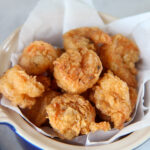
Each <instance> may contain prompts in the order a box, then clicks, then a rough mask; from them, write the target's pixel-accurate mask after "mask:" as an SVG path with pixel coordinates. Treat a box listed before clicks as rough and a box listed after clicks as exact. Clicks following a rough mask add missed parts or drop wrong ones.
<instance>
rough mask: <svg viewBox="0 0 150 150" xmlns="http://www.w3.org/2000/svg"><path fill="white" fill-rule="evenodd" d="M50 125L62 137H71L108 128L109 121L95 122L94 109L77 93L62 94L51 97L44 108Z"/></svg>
mask: <svg viewBox="0 0 150 150" xmlns="http://www.w3.org/2000/svg"><path fill="white" fill-rule="evenodd" d="M46 110H47V114H48V117H49V122H50V125H51V126H52V127H53V129H54V130H55V131H56V132H57V134H58V136H59V137H60V138H62V139H64V138H65V139H72V138H73V137H76V136H78V135H79V134H80V133H81V134H87V133H89V132H90V131H93V132H94V131H96V130H99V129H100V130H105V131H107V130H110V124H109V123H103V122H101V123H95V109H94V107H92V105H91V104H90V103H89V101H87V100H85V99H84V98H83V97H81V96H79V95H71V94H64V95H61V96H57V97H55V98H53V100H52V101H51V104H50V105H48V106H47V108H46Z"/></svg>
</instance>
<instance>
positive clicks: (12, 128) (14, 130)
mask: <svg viewBox="0 0 150 150" xmlns="http://www.w3.org/2000/svg"><path fill="white" fill-rule="evenodd" d="M0 125H6V126H8V127H9V128H10V129H11V130H12V131H13V132H14V133H15V134H16V135H17V136H19V137H20V138H21V139H22V140H24V141H25V142H27V143H29V144H31V145H32V146H33V147H35V148H36V149H37V150H43V149H41V148H40V147H38V146H37V145H34V144H33V143H31V142H30V141H28V140H27V139H26V138H24V137H23V136H21V135H20V134H19V133H18V132H17V130H16V128H15V127H14V126H13V125H12V124H10V123H8V122H0Z"/></svg>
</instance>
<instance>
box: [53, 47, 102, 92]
mask: <svg viewBox="0 0 150 150" xmlns="http://www.w3.org/2000/svg"><path fill="white" fill-rule="evenodd" d="M101 71H102V64H101V61H100V59H99V57H98V56H97V54H96V53H95V52H93V51H91V50H83V51H81V52H79V51H74V50H69V51H67V52H65V53H63V54H62V55H61V57H59V58H57V59H56V61H54V77H55V79H56V82H57V84H58V86H59V87H61V88H62V89H64V90H65V91H67V92H69V93H76V94H77V93H82V92H84V91H86V90H87V89H88V88H91V87H92V86H93V85H94V84H95V83H96V82H97V80H98V78H99V75H100V73H101Z"/></svg>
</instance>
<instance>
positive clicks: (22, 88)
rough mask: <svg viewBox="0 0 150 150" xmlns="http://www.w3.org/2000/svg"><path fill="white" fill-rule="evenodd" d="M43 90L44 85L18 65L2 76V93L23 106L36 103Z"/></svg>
mask: <svg viewBox="0 0 150 150" xmlns="http://www.w3.org/2000/svg"><path fill="white" fill-rule="evenodd" d="M43 92H44V86H43V85H42V84H41V83H40V82H38V81H37V80H36V77H32V76H29V75H28V74H26V72H25V71H24V70H23V69H22V68H21V67H20V66H18V65H16V66H14V67H13V68H11V69H9V70H7V72H6V73H5V74H4V75H3V76H2V77H1V78H0V93H2V94H3V95H4V96H5V97H6V98H8V99H9V100H10V101H11V102H12V103H13V104H14V105H18V106H20V107H21V108H25V107H30V106H31V107H32V105H34V103H35V99H34V98H35V97H38V96H40V95H42V93H43Z"/></svg>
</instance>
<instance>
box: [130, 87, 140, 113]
mask: <svg viewBox="0 0 150 150" xmlns="http://www.w3.org/2000/svg"><path fill="white" fill-rule="evenodd" d="M129 93H130V101H131V107H132V112H133V110H134V108H135V105H136V102H137V95H138V93H137V90H136V89H135V88H132V87H129Z"/></svg>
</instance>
